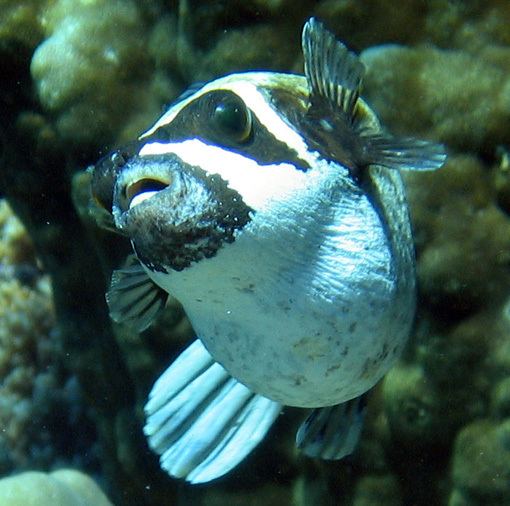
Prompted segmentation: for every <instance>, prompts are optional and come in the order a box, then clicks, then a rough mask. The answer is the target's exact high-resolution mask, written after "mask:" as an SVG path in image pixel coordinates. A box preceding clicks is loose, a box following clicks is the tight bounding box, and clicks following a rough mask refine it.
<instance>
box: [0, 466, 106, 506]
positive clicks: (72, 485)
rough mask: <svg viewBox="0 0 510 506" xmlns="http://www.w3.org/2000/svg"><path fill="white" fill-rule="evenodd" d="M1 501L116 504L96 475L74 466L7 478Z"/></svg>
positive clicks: (22, 505) (41, 505)
mask: <svg viewBox="0 0 510 506" xmlns="http://www.w3.org/2000/svg"><path fill="white" fill-rule="evenodd" d="M0 502H1V503H2V505H3V506H45V505H48V506H50V505H51V506H112V503H111V502H110V501H109V500H108V499H107V497H106V496H105V495H104V493H103V492H102V491H101V489H100V488H99V487H98V486H97V485H96V483H95V482H94V480H92V478H90V477H89V476H87V475H86V474H83V473H81V472H79V471H74V470H72V469H61V470H60V471H55V472H53V473H49V474H45V473H40V472H34V471H30V472H25V473H22V474H18V475H16V476H12V477H9V478H3V479H1V480H0Z"/></svg>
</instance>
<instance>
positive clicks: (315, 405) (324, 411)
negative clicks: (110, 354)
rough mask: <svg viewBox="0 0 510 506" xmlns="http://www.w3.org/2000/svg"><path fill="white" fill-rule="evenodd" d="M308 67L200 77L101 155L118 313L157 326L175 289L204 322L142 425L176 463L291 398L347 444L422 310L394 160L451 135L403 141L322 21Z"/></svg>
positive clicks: (196, 469)
mask: <svg viewBox="0 0 510 506" xmlns="http://www.w3.org/2000/svg"><path fill="white" fill-rule="evenodd" d="M302 47H303V56H304V62H305V75H304V76H299V75H291V74H283V73H273V72H247V73H240V74H233V75H229V76H226V77H223V78H220V79H217V80H214V81H212V82H210V83H208V84H205V85H203V86H201V87H200V88H195V89H192V90H190V91H189V92H188V93H186V94H185V95H184V96H182V97H181V98H180V99H179V100H178V101H177V103H175V104H174V105H173V106H172V107H170V109H169V110H168V111H167V112H166V113H165V114H164V115H163V116H162V117H161V118H160V119H159V120H158V121H157V122H156V123H155V125H154V126H153V127H152V128H150V129H149V130H148V131H147V132H145V133H144V134H142V135H141V136H140V137H139V138H138V139H137V140H136V141H135V142H133V143H132V144H130V145H129V146H128V147H126V148H124V149H119V150H117V151H115V152H114V153H112V154H110V155H109V156H107V157H105V158H104V159H102V160H101V161H100V162H99V163H98V164H97V165H96V167H95V168H94V171H93V180H92V192H93V195H94V197H95V199H96V200H97V201H98V202H99V203H100V204H102V205H103V206H104V207H105V208H107V209H108V210H109V211H110V212H111V213H112V215H113V218H114V223H115V229H116V230H117V231H118V232H119V233H121V234H124V235H126V236H127V237H129V238H130V240H131V243H132V246H133V251H134V254H135V260H133V261H132V262H131V264H130V265H128V266H127V267H125V268H123V269H121V270H119V271H116V272H115V273H114V274H113V276H112V283H111V287H110V290H109V292H108V294H107V300H108V304H109V307H110V312H111V315H112V318H113V319H114V320H116V321H122V322H125V323H128V324H130V325H133V326H134V327H135V328H136V329H138V330H140V331H141V330H143V329H144V328H146V327H147V326H148V325H149V324H150V322H151V321H152V320H153V318H154V317H155V316H156V315H157V313H158V312H159V310H160V309H161V308H162V307H163V306H164V304H165V302H166V299H167V296H168V294H171V295H172V296H174V297H176V298H177V299H178V300H179V301H180V302H181V304H182V306H183V307H184V309H185V311H186V313H187V315H188V317H189V319H190V321H191V323H192V325H193V328H194V331H195V332H196V335H197V340H196V341H195V342H193V343H192V344H191V345H190V346H189V347H188V348H187V349H186V350H185V351H184V352H183V353H182V354H181V355H180V356H179V357H178V358H177V360H176V361H175V362H174V363H173V364H171V365H170V367H169V368H168V369H167V370H166V371H165V372H164V373H163V375H162V376H161V377H160V378H159V379H158V380H157V381H156V383H155V385H154V387H153V389H152V391H151V393H150V398H149V401H148V403H147V405H146V408H145V411H146V415H147V422H146V426H145V433H146V435H147V437H148V440H149V444H150V446H151V447H152V448H153V449H154V450H155V451H156V452H157V453H158V454H159V455H160V456H161V457H160V462H161V465H162V467H163V468H164V469H165V470H166V471H167V472H168V473H169V474H171V475H172V476H175V477H181V478H185V479H186V480H187V481H190V482H192V483H199V482H206V481H209V480H212V479H214V478H217V477H219V476H221V475H223V474H225V473H226V472H227V471H229V470H230V469H231V468H232V467H234V466H235V465H236V464H237V463H239V462H240V461H241V460H242V459H243V458H244V457H245V456H246V455H247V454H248V453H249V452H250V451H251V450H252V449H253V448H254V447H255V446H256V445H257V444H258V442H260V441H261V440H262V438H263V437H264V436H265V434H266V432H267V431H268V430H269V428H270V426H271V425H272V423H273V422H274V420H275V418H276V417H277V416H278V414H279V412H280V410H281V407H282V405H289V406H298V407H302V408H306V410H307V411H308V413H307V414H308V416H307V418H306V420H305V421H304V422H303V424H302V426H301V427H300V429H299V430H298V434H297V438H296V439H297V444H298V446H299V447H300V448H301V449H302V450H303V451H304V452H305V453H306V454H307V455H309V456H313V457H320V458H325V459H338V458H341V457H343V456H345V455H347V454H348V453H350V452H352V450H353V448H354V446H355V444H356V442H357V439H358V436H359V433H360V428H361V421H362V416H363V406H364V402H363V399H364V394H365V392H367V391H368V390H369V389H370V388H371V387H373V386H374V385H375V384H376V383H377V382H378V381H379V379H380V378H381V377H382V376H383V375H384V374H385V373H386V372H387V371H388V369H389V368H390V367H391V365H392V364H393V363H394V362H395V360H396V359H397V357H398V356H399V355H400V353H401V351H402V349H403V347H404V345H405V343H406V340H407V337H408V335H409V333H410V328H411V325H412V321H413V316H414V311H415V265H414V254H413V240H412V234H411V228H410V223H409V217H408V208H407V204H406V199H405V194H404V188H403V185H402V181H401V176H400V173H399V171H400V170H418V171H419V170H434V169H437V168H439V167H441V166H442V165H443V163H444V161H445V158H446V156H445V154H444V149H443V147H442V146H440V145H436V144H433V143H430V142H426V141H418V140H415V139H411V138H403V139H402V138H394V137H392V136H391V135H389V134H387V133H386V132H385V131H384V130H383V129H382V128H381V127H380V125H379V122H378V120H377V118H376V117H375V115H374V113H373V112H372V111H371V110H370V108H369V107H368V106H367V104H366V103H365V102H364V101H363V100H362V99H361V98H359V93H360V86H361V82H362V78H363V75H364V67H363V65H362V63H361V62H360V61H359V60H358V58H357V57H356V56H355V55H354V54H353V53H351V52H349V51H348V50H347V49H346V47H345V46H344V45H343V44H342V43H340V42H338V41H336V40H335V38H334V37H333V35H332V34H331V33H330V32H328V31H327V30H326V29H325V28H324V27H323V25H322V24H321V23H319V22H318V21H316V20H315V19H310V20H309V21H308V22H307V23H306V24H305V26H304V30H303V36H302Z"/></svg>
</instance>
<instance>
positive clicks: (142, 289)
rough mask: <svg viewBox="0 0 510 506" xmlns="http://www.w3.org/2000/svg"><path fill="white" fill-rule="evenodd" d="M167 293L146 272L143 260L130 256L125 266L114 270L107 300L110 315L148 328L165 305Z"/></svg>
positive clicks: (136, 328) (131, 324)
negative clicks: (142, 263)
mask: <svg viewBox="0 0 510 506" xmlns="http://www.w3.org/2000/svg"><path fill="white" fill-rule="evenodd" d="M167 299H168V293H167V292H165V291H164V290H163V289H161V288H160V287H159V286H158V285H156V284H155V283H154V282H153V281H152V280H151V279H150V278H149V276H147V273H146V272H145V271H144V270H143V268H142V266H141V265H140V262H138V260H136V258H134V257H130V259H129V260H128V262H127V265H126V267H123V268H122V269H119V270H116V271H114V272H113V274H112V279H111V282H110V289H109V290H108V292H107V293H106V302H107V303H108V308H109V310H110V316H111V318H112V320H113V321H115V322H117V323H125V324H127V325H129V326H131V327H132V328H134V329H135V330H137V331H138V332H142V331H143V330H145V329H146V328H147V327H148V326H149V325H150V324H151V323H152V322H153V320H154V319H155V318H156V317H157V315H158V314H159V313H160V311H162V310H163V308H164V307H165V304H166V301H167Z"/></svg>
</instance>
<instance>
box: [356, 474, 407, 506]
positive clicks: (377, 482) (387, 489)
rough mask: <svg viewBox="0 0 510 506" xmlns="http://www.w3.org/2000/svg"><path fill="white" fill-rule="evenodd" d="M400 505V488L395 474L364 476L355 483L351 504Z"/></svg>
mask: <svg viewBox="0 0 510 506" xmlns="http://www.w3.org/2000/svg"><path fill="white" fill-rule="evenodd" d="M374 504H377V505H378V506H400V505H401V504H403V503H402V499H401V497H400V488H399V484H398V481H397V479H396V477H395V476H392V475H382V476H364V477H363V478H361V479H360V480H359V481H358V483H357V484H356V490H355V494H354V499H353V502H352V506H373V505H374Z"/></svg>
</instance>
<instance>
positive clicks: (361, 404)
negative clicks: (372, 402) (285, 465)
mask: <svg viewBox="0 0 510 506" xmlns="http://www.w3.org/2000/svg"><path fill="white" fill-rule="evenodd" d="M365 395H366V394H363V395H362V396H360V397H356V398H355V399H351V400H350V401H347V402H344V403H342V404H337V405H335V406H328V407H325V408H316V409H314V410H313V411H312V412H311V413H310V415H309V416H308V417H307V418H306V420H305V421H304V422H303V423H302V424H301V426H300V427H299V429H298V432H297V434H296V446H297V447H298V448H299V449H300V450H301V451H302V452H303V453H304V454H305V455H307V456H308V457H314V458H321V459H324V460H339V459H342V458H344V457H346V456H347V455H350V454H351V453H352V452H353V451H354V449H355V448H356V445H357V444H358V440H359V437H360V435H361V429H362V428H363V419H364V414H365V405H366V400H365Z"/></svg>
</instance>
